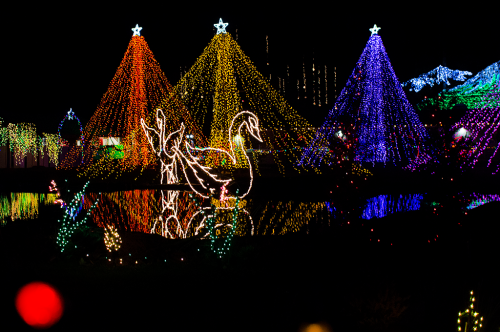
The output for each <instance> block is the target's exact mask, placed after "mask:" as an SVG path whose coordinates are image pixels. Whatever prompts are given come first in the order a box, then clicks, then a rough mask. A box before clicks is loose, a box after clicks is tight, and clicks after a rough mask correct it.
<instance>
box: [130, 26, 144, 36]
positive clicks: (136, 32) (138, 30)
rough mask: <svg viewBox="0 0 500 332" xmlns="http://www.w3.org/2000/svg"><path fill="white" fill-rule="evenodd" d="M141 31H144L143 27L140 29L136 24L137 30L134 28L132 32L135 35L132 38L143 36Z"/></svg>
mask: <svg viewBox="0 0 500 332" xmlns="http://www.w3.org/2000/svg"><path fill="white" fill-rule="evenodd" d="M141 30H142V27H140V26H139V24H136V25H135V28H132V31H133V32H134V34H133V35H132V37H134V36H140V35H141Z"/></svg>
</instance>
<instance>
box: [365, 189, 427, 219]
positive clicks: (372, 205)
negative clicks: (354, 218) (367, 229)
mask: <svg viewBox="0 0 500 332" xmlns="http://www.w3.org/2000/svg"><path fill="white" fill-rule="evenodd" d="M423 198H424V197H423V195H421V194H411V195H404V196H403V195H399V197H397V196H391V195H379V196H376V197H372V198H369V199H368V201H367V202H366V206H365V209H364V210H363V212H362V213H361V219H372V218H382V217H385V216H387V215H389V214H393V213H396V212H407V211H416V210H420V203H421V202H422V199H423Z"/></svg>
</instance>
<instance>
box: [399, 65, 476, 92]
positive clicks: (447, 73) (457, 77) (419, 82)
mask: <svg viewBox="0 0 500 332" xmlns="http://www.w3.org/2000/svg"><path fill="white" fill-rule="evenodd" d="M465 75H472V73H471V72H469V71H461V70H453V69H450V68H447V67H443V66H441V65H440V66H437V67H436V68H434V69H433V70H431V71H430V72H428V73H425V74H422V75H420V76H419V77H417V78H412V79H411V80H409V81H407V82H404V83H403V84H402V86H403V87H405V86H407V85H411V88H410V91H415V92H419V91H420V90H422V88H423V87H424V86H426V85H428V86H430V87H432V86H434V84H442V83H445V84H446V85H450V82H449V80H450V79H451V80H454V81H462V82H463V81H465V80H466V79H467V78H466V77H465Z"/></svg>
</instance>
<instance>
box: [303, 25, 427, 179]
mask: <svg viewBox="0 0 500 332" xmlns="http://www.w3.org/2000/svg"><path fill="white" fill-rule="evenodd" d="M342 116H344V117H347V118H348V119H349V121H350V122H351V123H350V124H344V123H342V122H341V120H340V117H342ZM344 125H345V126H347V127H348V126H349V125H350V126H351V127H350V129H351V131H352V132H353V138H352V139H351V141H350V142H347V143H346V144H351V145H352V147H351V148H352V149H353V151H354V161H356V162H369V163H373V164H374V163H375V162H377V163H383V164H384V165H385V164H387V163H393V164H395V165H396V164H398V163H400V164H402V166H404V165H406V166H408V165H411V167H410V168H411V169H412V170H414V169H415V168H416V167H418V166H419V165H420V164H423V163H426V162H428V161H429V160H430V157H429V155H428V152H427V150H428V148H427V147H426V145H425V142H426V140H427V139H428V134H427V132H426V130H425V127H424V126H423V124H422V123H421V122H420V120H419V118H418V116H417V115H416V113H415V111H414V110H413V107H412V106H411V104H410V103H409V101H408V99H407V98H406V95H405V93H404V91H403V89H402V87H401V84H400V83H399V81H398V78H397V77H396V74H395V73H394V70H393V68H392V65H391V63H390V60H389V57H388V56H387V53H386V51H385V48H384V45H383V43H382V39H381V38H380V36H379V35H378V34H373V35H372V36H371V37H370V39H369V40H368V43H367V45H366V47H365V49H364V50H363V53H362V54H361V57H360V58H359V60H358V62H357V64H356V67H355V68H354V70H353V72H352V74H351V76H350V77H349V79H348V80H347V83H346V85H345V87H344V88H343V89H342V92H341V93H340V95H339V97H338V99H337V101H336V102H335V105H334V107H333V108H332V109H331V110H330V112H329V114H328V116H327V117H326V119H325V122H324V123H323V125H322V126H321V127H320V128H318V130H317V131H316V135H315V138H314V139H313V140H312V141H311V143H310V145H309V146H308V147H307V149H305V151H304V152H303V155H302V158H301V160H300V162H299V164H300V165H304V166H310V167H319V166H320V165H321V163H325V164H327V165H329V166H332V165H333V163H334V162H336V161H335V160H333V158H335V157H337V158H339V156H334V155H333V154H332V152H333V151H332V150H331V149H330V142H331V140H332V139H334V135H335V133H336V132H337V131H338V129H339V128H340V127H341V126H344ZM338 160H339V159H337V162H339V161H338Z"/></svg>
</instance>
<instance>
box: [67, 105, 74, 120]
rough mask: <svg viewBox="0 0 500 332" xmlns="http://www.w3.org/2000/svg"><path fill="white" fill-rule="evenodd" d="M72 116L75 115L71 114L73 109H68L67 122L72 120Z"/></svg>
mask: <svg viewBox="0 0 500 332" xmlns="http://www.w3.org/2000/svg"><path fill="white" fill-rule="evenodd" d="M73 115H75V113H73V109H72V108H70V109H69V111H68V120H73Z"/></svg>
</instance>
